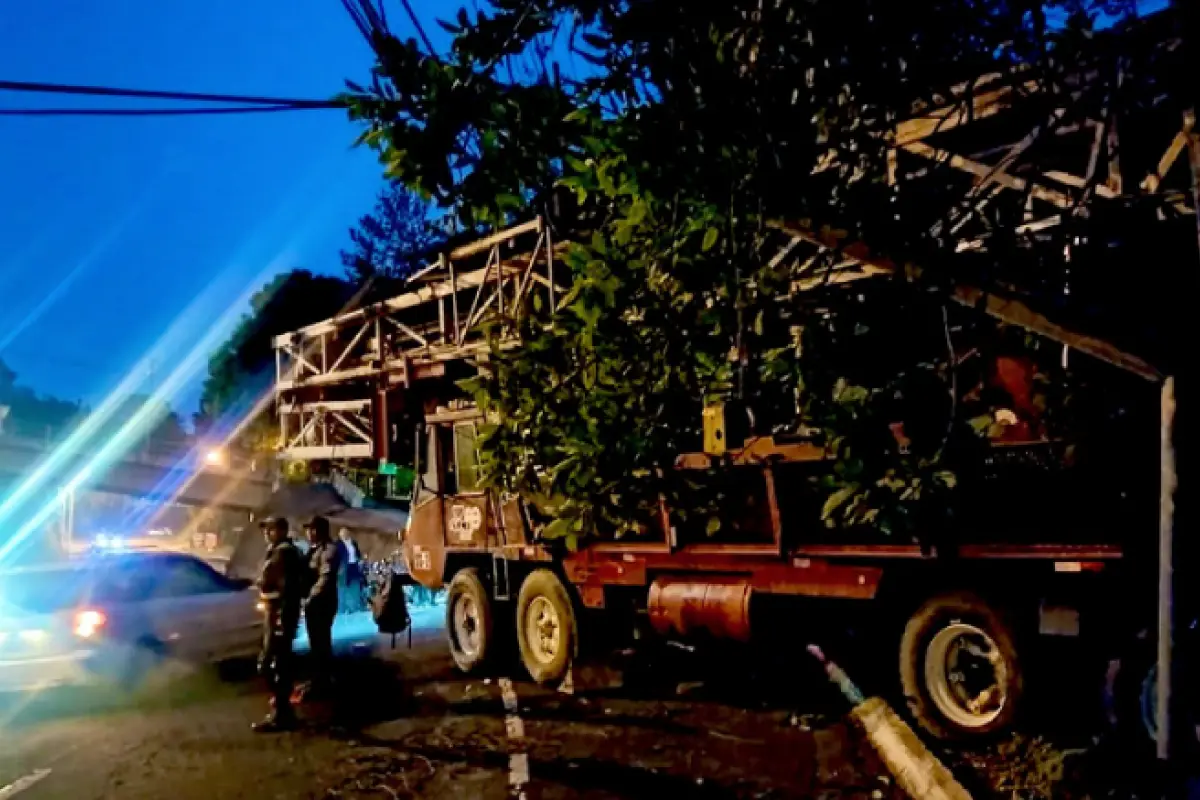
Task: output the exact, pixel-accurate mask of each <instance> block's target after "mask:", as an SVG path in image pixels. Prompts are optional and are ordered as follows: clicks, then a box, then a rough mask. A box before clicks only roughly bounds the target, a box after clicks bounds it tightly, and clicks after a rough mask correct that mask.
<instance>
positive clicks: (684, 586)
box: [647, 577, 753, 642]
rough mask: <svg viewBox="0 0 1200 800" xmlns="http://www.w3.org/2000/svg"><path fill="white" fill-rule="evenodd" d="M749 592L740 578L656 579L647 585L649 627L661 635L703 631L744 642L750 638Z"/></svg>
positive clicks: (746, 584) (681, 634)
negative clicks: (648, 593)
mask: <svg viewBox="0 0 1200 800" xmlns="http://www.w3.org/2000/svg"><path fill="white" fill-rule="evenodd" d="M752 592H753V590H752V589H751V588H750V583H749V582H748V581H746V580H744V579H741V578H721V577H711V578H705V579H704V580H695V579H690V578H658V579H656V580H655V581H654V583H652V584H650V598H649V600H648V602H647V610H648V611H649V613H650V625H651V626H652V627H653V628H654V630H655V631H656V632H657V633H658V634H659V635H660V636H669V635H672V634H673V635H676V636H683V637H687V636H692V635H695V634H697V633H701V632H704V633H708V634H710V635H712V636H715V637H717V638H719V639H735V640H737V641H739V642H745V641H748V640H749V639H750V595H751V594H752Z"/></svg>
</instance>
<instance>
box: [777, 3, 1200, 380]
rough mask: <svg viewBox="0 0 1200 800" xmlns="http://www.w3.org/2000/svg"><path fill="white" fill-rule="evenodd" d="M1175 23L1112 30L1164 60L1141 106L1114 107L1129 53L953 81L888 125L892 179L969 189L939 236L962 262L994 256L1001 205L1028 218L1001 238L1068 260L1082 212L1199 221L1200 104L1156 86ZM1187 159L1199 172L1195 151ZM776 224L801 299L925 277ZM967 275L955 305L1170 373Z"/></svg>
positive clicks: (1145, 81) (1148, 78)
mask: <svg viewBox="0 0 1200 800" xmlns="http://www.w3.org/2000/svg"><path fill="white" fill-rule="evenodd" d="M1170 21H1171V17H1170V16H1168V15H1167V14H1165V13H1164V14H1161V15H1159V16H1157V17H1156V18H1154V19H1149V18H1148V19H1146V20H1143V21H1142V22H1141V23H1140V26H1141V27H1135V28H1133V29H1132V30H1128V31H1124V32H1111V33H1110V34H1105V35H1106V36H1108V35H1111V36H1112V37H1113V38H1114V39H1116V40H1117V41H1114V42H1112V44H1115V45H1117V46H1118V47H1119V46H1121V44H1122V43H1123V42H1124V41H1126V40H1127V39H1128V37H1130V36H1133V37H1140V45H1142V46H1144V48H1143V49H1144V51H1147V52H1150V53H1151V54H1153V55H1154V56H1155V58H1156V59H1158V60H1157V61H1155V71H1152V73H1151V74H1147V73H1145V72H1143V73H1142V75H1141V76H1140V80H1141V81H1142V83H1141V84H1140V85H1139V86H1138V87H1137V88H1138V90H1139V91H1142V92H1144V95H1143V96H1142V97H1139V98H1137V102H1136V103H1135V104H1131V105H1135V106H1136V107H1135V108H1130V107H1129V105H1127V106H1126V107H1121V104H1119V103H1117V102H1116V101H1115V100H1114V95H1115V94H1116V93H1117V91H1118V89H1119V87H1120V86H1121V84H1122V81H1123V80H1125V76H1124V75H1123V72H1122V70H1123V69H1124V67H1123V64H1122V61H1121V59H1120V58H1116V57H1113V56H1108V55H1104V54H1103V53H1102V54H1101V55H1100V56H1099V57H1098V58H1097V59H1096V60H1095V61H1094V62H1092V63H1089V64H1087V65H1082V66H1081V67H1080V68H1079V69H1078V70H1077V71H1074V72H1070V73H1067V74H1064V75H1060V76H1057V77H1054V78H1048V77H1047V76H1044V75H1042V76H1038V77H1036V78H1035V77H1034V76H1033V75H1032V73H1031V70H1030V69H1029V68H1028V67H1023V66H1018V67H1015V68H1014V69H1013V70H1012V71H1010V72H1009V73H1006V74H1000V73H996V74H990V75H985V76H982V77H980V78H977V79H976V80H973V81H969V82H966V83H963V84H960V85H958V86H956V87H954V88H953V89H952V90H951V91H950V92H949V93H948V97H946V98H945V99H944V102H940V103H938V104H935V105H932V106H931V107H927V108H924V109H922V110H920V111H919V112H918V113H917V114H915V115H914V116H913V117H912V118H910V119H907V120H904V121H902V122H900V123H898V124H897V125H896V126H895V127H894V128H893V130H892V132H891V137H890V144H891V149H890V150H889V154H888V175H887V179H888V182H889V183H890V184H891V185H893V186H896V185H904V184H906V183H915V182H919V181H921V180H923V179H925V178H927V177H928V176H930V175H932V174H933V173H934V171H935V170H937V171H938V172H937V180H939V181H943V182H944V181H946V180H950V181H952V182H954V183H955V185H958V186H960V187H961V189H962V194H961V200H960V202H958V203H956V204H955V205H954V207H952V208H949V209H947V214H946V215H945V217H944V218H943V219H941V220H939V221H938V222H937V223H935V229H934V230H932V231H931V233H932V234H933V235H935V236H937V237H939V238H941V239H942V240H943V241H944V242H946V245H945V246H946V247H947V248H949V249H950V251H951V252H953V253H955V254H956V255H955V259H966V258H970V257H972V256H973V255H978V256H981V257H982V256H985V255H986V254H987V253H988V251H989V246H990V245H991V244H993V243H994V241H995V239H996V234H997V230H996V229H995V227H994V223H993V222H992V221H991V220H989V219H988V211H989V209H990V208H994V207H995V206H999V205H1001V204H1004V203H1008V204H1012V203H1014V202H1015V203H1018V204H1020V206H1021V207H1022V208H1023V213H1022V214H1021V215H1020V216H1019V222H1018V223H1017V224H1015V225H1014V226H1013V227H1012V228H1010V229H1007V230H1005V231H1004V234H1005V235H1006V236H1007V237H1008V242H1006V244H1008V243H1011V241H1012V239H1013V238H1014V237H1012V236H1011V234H1013V233H1015V234H1016V237H1015V238H1016V239H1017V240H1019V241H1023V242H1025V243H1026V244H1028V245H1029V246H1030V247H1033V246H1037V245H1039V244H1046V243H1054V244H1055V245H1057V246H1061V245H1062V243H1063V242H1064V241H1065V242H1066V243H1067V244H1066V246H1065V247H1062V248H1061V251H1060V253H1059V255H1060V257H1061V259H1062V260H1063V263H1066V262H1068V261H1069V260H1070V250H1071V244H1070V242H1071V238H1070V237H1069V236H1065V231H1064V230H1063V226H1064V225H1066V224H1067V223H1068V222H1069V221H1070V220H1071V218H1072V217H1073V216H1079V217H1087V216H1089V215H1092V214H1096V213H1104V212H1105V209H1106V208H1109V209H1111V208H1120V207H1130V206H1134V205H1140V206H1142V207H1149V208H1152V209H1153V210H1154V213H1155V214H1156V215H1157V218H1158V219H1159V220H1164V221H1165V220H1167V219H1170V218H1172V217H1180V216H1189V217H1192V218H1194V217H1195V215H1196V198H1197V197H1200V184H1197V176H1196V175H1194V174H1193V170H1191V169H1189V163H1188V162H1189V158H1188V155H1187V151H1188V148H1189V147H1192V148H1195V147H1196V144H1195V142H1196V137H1195V133H1194V126H1195V110H1194V109H1193V108H1190V107H1187V106H1185V105H1184V104H1183V102H1182V101H1183V100H1184V98H1180V97H1177V96H1174V95H1172V94H1171V93H1169V92H1167V91H1166V90H1165V89H1164V88H1162V86H1160V85H1158V83H1157V81H1158V80H1160V78H1161V73H1169V72H1170V70H1171V69H1172V67H1171V65H1170V64H1169V63H1167V64H1166V65H1165V66H1164V63H1163V62H1169V61H1170V60H1171V59H1172V58H1174V54H1175V53H1176V52H1177V51H1178V49H1179V48H1180V47H1181V42H1180V40H1179V38H1178V36H1177V35H1176V32H1175V31H1164V30H1162V27H1161V26H1162V23H1169V22H1170ZM1148 23H1154V24H1148ZM1114 87H1117V88H1114ZM1152 90H1153V91H1152ZM1125 91H1127V92H1128V91H1129V87H1128V86H1126V89H1125ZM1192 159H1193V160H1194V161H1195V163H1197V164H1200V153H1197V154H1193V156H1192ZM824 166H825V167H826V168H828V167H829V166H832V164H828V165H824ZM772 227H773V228H774V229H775V230H776V232H777V233H776V235H777V237H778V238H779V241H780V247H779V250H778V251H777V253H776V255H775V256H774V263H773V265H772V266H779V265H781V264H783V265H786V266H789V267H790V268H791V274H792V276H793V279H792V291H793V294H795V293H798V292H806V291H809V290H812V289H816V288H821V287H828V286H834V285H839V284H847V283H851V282H856V281H859V280H862V279H867V278H874V277H878V276H888V275H894V274H896V272H897V271H898V270H904V271H905V272H906V273H908V277H910V278H919V277H920V275H921V271H922V270H921V267H920V266H918V265H913V264H904V265H902V266H901V265H898V264H896V263H894V262H893V261H892V260H890V259H889V258H887V257H885V256H883V255H881V254H880V253H879V252H878V251H875V250H873V249H872V248H871V247H869V246H868V245H867V244H865V243H863V242H854V241H849V240H847V239H845V238H842V236H841V235H836V234H834V233H833V232H830V231H828V230H817V229H814V228H813V227H812V226H811V225H808V224H804V223H800V222H796V221H790V220H787V221H785V220H781V221H777V222H775V223H774V224H773V225H772ZM1056 234H1057V238H1055V236H1056ZM964 263H965V262H964ZM952 266H953V265H952ZM967 274H970V273H965V272H964V274H963V276H962V277H958V279H956V276H955V275H953V274H952V275H951V276H950V277H951V281H950V282H951V284H952V285H951V286H950V287H949V292H950V299H951V300H952V301H954V302H956V303H959V304H962V305H965V306H970V307H973V308H977V309H979V310H980V311H982V312H984V313H986V314H988V315H989V316H992V317H994V318H996V319H998V320H1000V321H1002V322H1005V323H1007V324H1011V325H1016V326H1019V327H1022V328H1024V329H1026V330H1029V331H1031V332H1034V333H1037V334H1039V335H1042V336H1045V337H1047V338H1049V339H1051V340H1054V341H1057V342H1059V343H1062V344H1064V345H1067V346H1069V347H1072V348H1074V349H1077V350H1079V351H1081V352H1084V353H1087V354H1089V355H1091V356H1094V357H1096V358H1099V359H1100V360H1102V361H1105V362H1108V363H1110V364H1112V365H1114V366H1117V367H1119V368H1121V369H1123V370H1125V371H1127V372H1131V373H1133V374H1136V375H1139V376H1141V377H1143V378H1146V379H1148V380H1160V379H1161V378H1162V375H1161V374H1160V372H1159V370H1158V369H1156V367H1155V366H1153V365H1152V364H1150V363H1148V362H1147V361H1146V360H1145V359H1143V358H1141V357H1139V356H1138V355H1135V354H1133V353H1131V352H1128V351H1127V350H1125V349H1122V348H1121V347H1118V346H1116V345H1114V344H1113V343H1112V342H1110V341H1106V340H1105V339H1103V338H1100V337H1096V336H1090V335H1088V334H1087V333H1085V332H1083V331H1081V330H1076V329H1073V328H1072V327H1071V326H1070V325H1066V324H1060V323H1059V322H1057V321H1055V320H1054V319H1051V318H1050V317H1049V316H1047V314H1045V313H1043V312H1042V311H1039V310H1037V309H1035V308H1034V307H1032V306H1031V305H1029V304H1028V303H1027V302H1026V301H1025V299H1024V298H1022V297H1020V296H1018V295H1017V294H1016V293H1015V292H1012V291H1006V288H1011V287H1005V286H998V285H987V286H983V285H974V284H972V282H971V280H970V279H968V278H966V277H965V275H967Z"/></svg>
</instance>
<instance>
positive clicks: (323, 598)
mask: <svg viewBox="0 0 1200 800" xmlns="http://www.w3.org/2000/svg"><path fill="white" fill-rule="evenodd" d="M304 532H305V534H306V535H307V536H308V541H309V544H310V547H309V550H308V573H309V585H310V587H311V588H310V589H309V591H308V597H307V598H306V599H305V601H304V627H305V629H306V630H307V631H308V642H309V645H310V647H311V651H310V652H311V655H312V676H313V677H312V686H311V689H312V690H313V691H315V692H316V693H318V694H320V693H322V692H327V691H328V690H329V689H330V688H331V686H332V683H333V672H332V670H333V618H334V616H335V615H336V614H337V610H338V572H339V567H340V566H341V565H340V556H341V551H340V550H339V548H338V546H337V543H336V542H334V541H333V537H332V536H331V535H330V534H329V520H327V519H325V518H324V517H313V518H312V520H311V521H309V523H308V524H307V525H306V526H304Z"/></svg>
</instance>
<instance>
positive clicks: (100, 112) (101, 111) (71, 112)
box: [0, 106, 332, 117]
mask: <svg viewBox="0 0 1200 800" xmlns="http://www.w3.org/2000/svg"><path fill="white" fill-rule="evenodd" d="M330 108H332V106H331V107H330ZM318 110H322V111H323V110H328V109H326V108H323V107H320V106H233V107H218V108H0V117H172V116H174V117H182V116H197V115H212V114H257V113H259V112H263V111H318Z"/></svg>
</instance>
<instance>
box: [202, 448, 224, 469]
mask: <svg viewBox="0 0 1200 800" xmlns="http://www.w3.org/2000/svg"><path fill="white" fill-rule="evenodd" d="M204 462H205V463H206V464H208V465H209V466H213V467H220V466H222V465H224V464H225V452H224V451H223V450H221V449H219V448H214V449H212V450H209V451H208V452H207V453H205V454H204Z"/></svg>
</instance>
